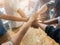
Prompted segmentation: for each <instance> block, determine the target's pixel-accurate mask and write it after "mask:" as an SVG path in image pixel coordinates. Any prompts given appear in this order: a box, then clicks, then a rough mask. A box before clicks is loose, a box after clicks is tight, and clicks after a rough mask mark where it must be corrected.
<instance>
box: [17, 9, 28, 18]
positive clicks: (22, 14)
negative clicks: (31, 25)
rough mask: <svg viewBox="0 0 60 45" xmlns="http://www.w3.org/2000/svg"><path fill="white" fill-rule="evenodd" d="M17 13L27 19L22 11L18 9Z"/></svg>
mask: <svg viewBox="0 0 60 45" xmlns="http://www.w3.org/2000/svg"><path fill="white" fill-rule="evenodd" d="M17 12H18V13H19V14H20V16H21V17H24V18H27V16H26V15H25V13H24V12H23V11H22V10H21V9H18V10H17Z"/></svg>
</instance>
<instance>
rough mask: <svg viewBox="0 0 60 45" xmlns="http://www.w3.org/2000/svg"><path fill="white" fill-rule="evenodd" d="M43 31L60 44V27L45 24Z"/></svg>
mask: <svg viewBox="0 0 60 45" xmlns="http://www.w3.org/2000/svg"><path fill="white" fill-rule="evenodd" d="M45 32H46V33H47V35H48V36H50V37H51V38H52V39H54V40H55V41H56V42H58V43H59V44H60V28H58V29H57V28H54V27H53V26H47V27H46V30H45Z"/></svg>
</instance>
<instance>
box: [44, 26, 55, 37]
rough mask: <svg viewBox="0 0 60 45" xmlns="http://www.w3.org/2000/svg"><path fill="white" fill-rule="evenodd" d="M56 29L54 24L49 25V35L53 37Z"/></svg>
mask: <svg viewBox="0 0 60 45" xmlns="http://www.w3.org/2000/svg"><path fill="white" fill-rule="evenodd" d="M54 31H55V28H54V27H53V26H47V27H46V30H45V32H46V33H47V35H49V36H50V37H52V38H53V34H54Z"/></svg>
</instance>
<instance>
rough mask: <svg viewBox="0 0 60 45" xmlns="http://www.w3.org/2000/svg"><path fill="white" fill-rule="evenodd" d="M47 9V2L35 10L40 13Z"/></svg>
mask: <svg viewBox="0 0 60 45" xmlns="http://www.w3.org/2000/svg"><path fill="white" fill-rule="evenodd" d="M47 9H48V6H47V4H44V5H43V6H42V7H41V8H40V9H39V10H38V11H37V12H38V13H39V14H42V13H44V12H46V11H47Z"/></svg>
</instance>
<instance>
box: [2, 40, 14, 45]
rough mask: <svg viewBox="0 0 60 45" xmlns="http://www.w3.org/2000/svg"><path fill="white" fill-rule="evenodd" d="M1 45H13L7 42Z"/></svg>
mask: <svg viewBox="0 0 60 45" xmlns="http://www.w3.org/2000/svg"><path fill="white" fill-rule="evenodd" d="M1 45H13V43H12V41H8V42H6V43H3V44H1Z"/></svg>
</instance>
